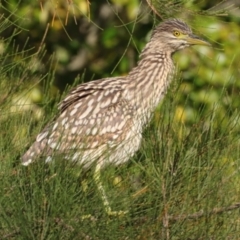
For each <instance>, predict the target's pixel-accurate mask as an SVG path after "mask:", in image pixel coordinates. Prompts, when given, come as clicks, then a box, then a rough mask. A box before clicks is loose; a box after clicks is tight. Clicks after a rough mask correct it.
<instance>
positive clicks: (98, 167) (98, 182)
mask: <svg viewBox="0 0 240 240" xmlns="http://www.w3.org/2000/svg"><path fill="white" fill-rule="evenodd" d="M100 174H101V165H100V164H97V165H96V168H95V171H94V181H95V183H96V185H97V187H98V191H99V192H100V194H101V197H102V200H103V205H104V207H105V210H106V213H107V214H108V215H110V216H120V215H124V214H126V213H127V212H128V211H112V209H111V207H110V204H109V201H108V198H107V195H106V193H105V191H104V188H103V186H102V183H101V179H100V177H101V176H100Z"/></svg>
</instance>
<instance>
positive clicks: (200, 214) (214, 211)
mask: <svg viewBox="0 0 240 240" xmlns="http://www.w3.org/2000/svg"><path fill="white" fill-rule="evenodd" d="M238 208H240V202H238V203H235V204H233V205H230V206H228V207H221V208H213V209H212V210H211V211H210V212H204V211H203V210H201V211H199V212H196V213H193V214H183V215H177V216H172V215H170V216H168V219H169V220H170V221H179V220H186V219H198V218H201V217H204V216H208V215H214V214H221V213H223V212H226V211H232V210H234V209H238Z"/></svg>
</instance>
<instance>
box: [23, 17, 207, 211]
mask: <svg viewBox="0 0 240 240" xmlns="http://www.w3.org/2000/svg"><path fill="white" fill-rule="evenodd" d="M193 44H201V45H208V43H207V42H205V41H203V40H201V39H200V38H198V37H197V36H195V35H193V34H192V31H191V29H190V28H189V27H188V26H187V25H186V24H185V23H184V22H182V21H180V20H178V19H171V20H168V21H165V22H163V23H162V24H160V25H159V26H158V27H156V29H155V30H154V31H153V34H152V37H151V39H150V41H149V42H148V43H147V45H146V47H145V48H144V49H143V51H142V53H141V55H140V60H139V62H138V65H137V66H136V67H135V68H134V69H133V70H132V71H131V72H130V73H129V74H128V75H127V76H124V77H113V78H105V79H100V80H97V81H92V82H88V83H84V84H81V85H79V86H77V87H76V88H75V89H73V90H72V91H71V92H70V93H69V94H68V96H67V97H66V98H65V99H64V100H63V101H62V102H61V103H60V105H59V110H60V114H59V117H58V118H56V119H55V121H54V122H53V123H51V124H50V125H48V126H47V127H46V128H45V129H44V130H43V131H42V132H41V133H40V134H39V135H38V136H37V139H36V141H35V142H34V143H33V145H32V146H31V147H30V148H29V150H28V151H27V152H26V153H25V154H24V155H23V158H22V161H23V165H28V164H29V163H31V162H32V161H34V160H36V159H37V158H39V157H40V156H42V157H44V158H45V159H46V161H49V160H51V159H52V156H53V154H61V155H62V156H64V157H65V158H66V159H71V160H73V161H77V162H78V163H80V164H82V165H83V166H84V167H90V166H91V165H92V164H93V163H94V162H95V163H96V165H97V169H98V170H100V169H101V168H103V167H104V166H106V165H107V164H109V163H111V164H115V165H118V164H122V163H124V162H126V161H128V159H129V158H130V157H131V156H133V154H134V153H135V152H136V151H137V150H138V149H139V147H140V143H141V138H142V131H143V129H144V126H145V125H146V124H147V123H148V122H149V121H150V119H151V114H152V113H153V111H154V109H155V108H156V106H157V105H158V103H159V102H160V101H161V99H162V98H163V97H164V95H165V92H166V90H167V88H168V85H169V83H170V82H171V78H172V77H171V75H172V74H173V71H174V65H173V62H172V57H171V56H172V54H173V53H174V52H176V51H178V50H180V49H183V48H185V47H188V46H190V45H193ZM98 179H99V177H98ZM100 191H101V193H102V195H103V198H105V197H106V196H105V193H104V191H103V189H102V190H101V189H100ZM105 200H106V201H107V199H104V201H105ZM104 204H105V206H106V207H108V208H109V210H110V207H109V206H108V202H107V203H106V202H105V203H104ZM110 211H111V210H110Z"/></svg>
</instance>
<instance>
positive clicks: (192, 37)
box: [185, 34, 211, 46]
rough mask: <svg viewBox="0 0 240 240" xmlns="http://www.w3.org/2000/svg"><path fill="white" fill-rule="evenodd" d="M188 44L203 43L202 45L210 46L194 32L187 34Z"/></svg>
mask: <svg viewBox="0 0 240 240" xmlns="http://www.w3.org/2000/svg"><path fill="white" fill-rule="evenodd" d="M185 40H186V41H187V43H188V44H190V45H204V46H211V44H210V43H209V42H207V41H205V40H203V39H201V38H200V37H198V36H197V35H194V34H189V35H188V36H187V37H186V39H185Z"/></svg>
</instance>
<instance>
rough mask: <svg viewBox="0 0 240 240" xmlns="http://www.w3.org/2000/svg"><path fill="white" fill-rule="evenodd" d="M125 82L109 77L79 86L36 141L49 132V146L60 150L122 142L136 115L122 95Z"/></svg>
mask: <svg viewBox="0 0 240 240" xmlns="http://www.w3.org/2000/svg"><path fill="white" fill-rule="evenodd" d="M121 80H122V81H121ZM124 84H125V82H124V78H122V79H121V78H118V79H115V82H114V79H113V78H109V79H104V81H102V80H99V81H94V82H93V83H91V82H90V83H87V84H82V85H79V86H78V87H77V88H76V89H74V90H72V91H71V92H70V94H69V95H68V96H67V97H66V98H65V99H64V100H63V101H62V103H61V104H60V105H59V109H60V111H61V114H60V116H59V117H58V118H57V119H56V120H55V121H54V122H53V124H52V125H51V127H47V128H46V129H45V131H43V132H42V133H40V134H39V135H38V137H37V140H36V141H41V140H42V139H43V136H46V135H48V140H47V146H48V147H50V148H51V149H55V150H57V151H58V150H59V151H60V152H67V151H68V150H71V149H82V150H86V149H94V148H99V147H101V146H102V145H106V144H108V145H109V146H115V145H116V144H118V143H120V142H121V141H122V140H123V139H124V137H125V134H126V133H127V132H128V131H129V128H130V126H131V123H132V117H133V114H134V113H133V109H132V106H131V105H130V104H129V103H128V101H126V100H125V99H123V98H122V91H123V88H124V87H123V85H124Z"/></svg>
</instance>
